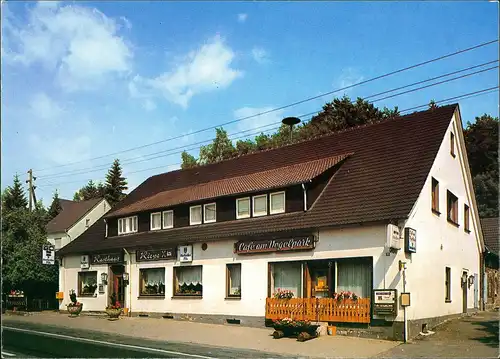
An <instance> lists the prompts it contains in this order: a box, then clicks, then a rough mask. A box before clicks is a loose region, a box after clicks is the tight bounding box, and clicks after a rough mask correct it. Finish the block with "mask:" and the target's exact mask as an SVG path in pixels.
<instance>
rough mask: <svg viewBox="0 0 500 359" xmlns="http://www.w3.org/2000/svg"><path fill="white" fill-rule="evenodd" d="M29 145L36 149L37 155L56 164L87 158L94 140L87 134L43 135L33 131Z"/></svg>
mask: <svg viewBox="0 0 500 359" xmlns="http://www.w3.org/2000/svg"><path fill="white" fill-rule="evenodd" d="M28 141H29V142H28V143H29V145H30V146H31V147H32V148H33V149H34V150H36V151H37V152H36V156H37V157H38V158H40V159H43V160H44V161H47V160H48V161H50V162H51V163H54V164H56V165H62V164H67V163H70V162H74V161H80V160H85V159H87V158H89V157H90V150H91V145H92V140H91V139H90V137H89V136H87V135H78V136H75V137H72V136H66V137H65V136H59V137H56V136H50V138H48V136H47V137H45V138H44V137H42V136H41V135H39V134H37V133H32V134H31V135H30V136H29V137H28Z"/></svg>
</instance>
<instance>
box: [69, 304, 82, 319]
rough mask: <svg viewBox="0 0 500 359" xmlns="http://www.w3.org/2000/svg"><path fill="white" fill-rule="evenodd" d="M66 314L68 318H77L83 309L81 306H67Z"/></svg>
mask: <svg viewBox="0 0 500 359" xmlns="http://www.w3.org/2000/svg"><path fill="white" fill-rule="evenodd" d="M67 308H68V313H69V314H70V317H72V318H74V317H78V316H79V315H80V313H81V312H82V309H83V304H80V305H71V304H70V305H68V306H67Z"/></svg>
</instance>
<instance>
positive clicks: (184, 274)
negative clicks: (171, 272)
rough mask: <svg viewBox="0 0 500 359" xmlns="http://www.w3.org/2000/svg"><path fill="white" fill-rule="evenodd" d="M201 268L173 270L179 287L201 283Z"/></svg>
mask: <svg viewBox="0 0 500 359" xmlns="http://www.w3.org/2000/svg"><path fill="white" fill-rule="evenodd" d="M201 268H202V267H178V268H176V269H175V272H176V274H177V282H178V283H179V285H184V284H186V285H189V284H192V285H196V284H202V283H201Z"/></svg>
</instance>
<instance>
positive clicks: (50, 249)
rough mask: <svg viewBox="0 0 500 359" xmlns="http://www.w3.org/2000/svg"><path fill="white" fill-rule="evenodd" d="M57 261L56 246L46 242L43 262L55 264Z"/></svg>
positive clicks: (43, 250) (43, 247)
mask: <svg viewBox="0 0 500 359" xmlns="http://www.w3.org/2000/svg"><path fill="white" fill-rule="evenodd" d="M55 262H56V252H55V250H54V246H53V245H50V244H44V245H43V246H42V264H54V263H55Z"/></svg>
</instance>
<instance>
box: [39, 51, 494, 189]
mask: <svg viewBox="0 0 500 359" xmlns="http://www.w3.org/2000/svg"><path fill="white" fill-rule="evenodd" d="M495 62H498V59H497V60H493V61H489V62H486V63H483V64H480V65H475V66H470V67H467V68H465V69H461V70H458V71H454V72H450V73H447V74H443V75H440V76H437V77H433V78H430V79H426V80H422V81H417V82H414V83H411V84H409V85H405V86H400V87H397V88H395V89H391V90H387V91H383V92H380V93H377V94H374V95H370V96H367V97H364V99H365V100H366V99H367V98H373V97H376V96H379V95H381V94H386V93H390V92H394V91H396V90H399V89H403V88H408V87H411V86H415V85H417V84H422V83H426V82H429V81H433V80H435V79H439V78H443V77H447V76H450V75H452V74H457V73H461V72H464V71H468V70H471V69H475V68H478V67H481V66H484V65H488V64H491V63H495ZM495 68H498V66H492V67H490V68H486V69H482V70H479V71H475V72H472V73H469V74H465V75H461V76H457V77H453V78H450V79H447V80H443V81H439V82H436V83H432V84H429V85H426V86H422V87H418V88H415V89H411V90H407V91H404V92H399V93H396V94H392V95H388V96H385V97H382V98H379V99H376V100H372V101H369V102H370V103H373V102H376V101H381V100H385V99H388V98H393V97H397V96H400V95H403V94H407V93H410V92H415V91H420V90H423V89H425V88H429V87H433V86H437V85H440V84H443V83H447V82H451V81H455V80H459V79H462V78H465V77H469V76H473V75H477V74H479V73H482V72H486V71H490V70H493V69H495ZM319 111H320V110H318V111H315V112H311V113H310V114H305V115H301V116H298V117H306V116H309V115H311V114H315V113H316V112H319ZM277 123H279V122H276V124H277ZM273 124H274V123H273ZM273 124H268V125H264V126H260V128H262V127H268V126H271V125H273ZM257 128H259V127H257ZM257 128H254V129H250V130H244V131H239V132H235V133H233V134H231V135H235V134H239V133H244V132H248V131H252V130H255V129H257ZM212 141H213V140H212V139H210V140H204V141H199V142H196V143H193V144H190V145H185V146H179V147H174V148H171V149H167V150H162V151H157V152H153V153H149V154H147V155H144V156H138V157H135V158H130V159H126V160H125V161H123V162H122V164H123V165H126V164H133V163H140V162H145V161H151V160H154V159H158V158H161V157H167V156H171V155H173V154H177V153H182V152H183V151H178V152H172V151H174V150H177V149H184V150H186V151H190V150H192V149H186V148H187V147H189V146H193V145H198V144H200V145H201V144H206V143H210V142H212ZM160 153H165V154H163V155H159V154H160ZM154 155H157V156H155V157H151V156H154ZM144 157H147V158H144ZM108 166H110V164H102V165H99V166H93V167H87V168H82V169H75V170H69V171H64V172H60V173H55V174H48V175H46V176H42V177H40V178H39V179H41V180H46V179H52V178H56V177H66V176H71V175H73V176H76V175H80V174H86V173H88V172H96V171H100V170H101V169H104V168H106V167H108Z"/></svg>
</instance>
